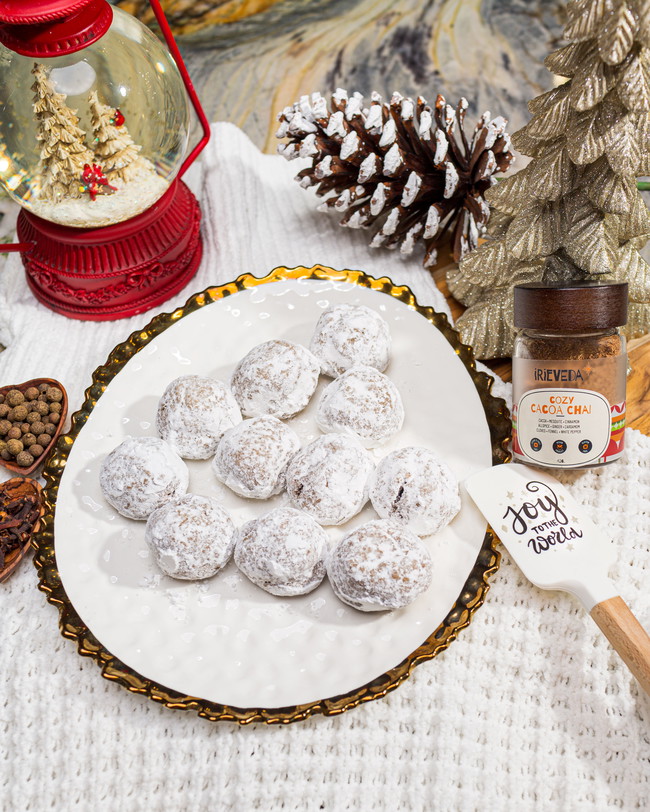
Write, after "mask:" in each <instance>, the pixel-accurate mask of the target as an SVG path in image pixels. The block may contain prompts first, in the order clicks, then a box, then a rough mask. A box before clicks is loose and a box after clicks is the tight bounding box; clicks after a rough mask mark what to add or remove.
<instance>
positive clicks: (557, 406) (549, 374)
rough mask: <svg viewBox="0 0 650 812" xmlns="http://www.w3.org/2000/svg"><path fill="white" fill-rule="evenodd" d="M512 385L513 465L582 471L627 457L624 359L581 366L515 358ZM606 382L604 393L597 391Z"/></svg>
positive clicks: (620, 357)
mask: <svg viewBox="0 0 650 812" xmlns="http://www.w3.org/2000/svg"><path fill="white" fill-rule="evenodd" d="M603 362H605V363H603ZM540 370H541V371H540ZM594 373H595V374H594ZM513 380H514V382H515V388H514V393H513V394H514V398H513V414H512V419H513V454H514V457H515V459H518V460H525V461H526V462H529V463H537V464H539V465H544V466H547V467H552V468H581V467H584V466H588V465H598V464H601V463H604V462H611V461H612V460H615V459H617V458H618V457H620V455H621V454H622V453H623V441H624V430H625V357H624V356H619V357H617V358H600V359H589V360H588V361H578V362H577V361H575V360H571V361H547V360H544V361H539V360H531V359H522V358H515V359H513ZM604 381H607V386H602V387H599V389H600V390H601V391H597V390H596V389H595V388H593V385H594V384H595V383H598V382H600V383H602V382H604ZM531 383H532V384H533V386H532V387H531V388H527V387H526V384H528V385H529V386H530V384H531ZM563 383H564V384H565V386H562V384H563ZM589 383H591V387H590V386H589ZM558 384H559V386H558ZM603 389H605V390H606V391H605V392H603V391H602V390H603ZM607 395H609V397H607ZM610 398H611V400H610Z"/></svg>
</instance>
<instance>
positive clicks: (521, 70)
mask: <svg viewBox="0 0 650 812" xmlns="http://www.w3.org/2000/svg"><path fill="white" fill-rule="evenodd" d="M118 5H120V6H121V7H122V8H124V9H126V10H127V11H129V12H131V13H133V14H136V15H137V16H139V17H140V18H141V19H143V20H144V21H145V22H147V23H148V24H150V23H151V24H152V25H153V26H154V27H155V20H154V18H153V14H152V13H151V10H150V6H149V3H148V0H121V1H120V2H118ZM163 6H164V8H165V11H166V13H167V15H168V18H169V20H170V22H171V23H172V25H173V27H174V31H175V32H176V34H177V36H178V38H179V44H180V46H181V50H182V52H183V56H184V58H185V60H186V62H187V65H188V68H189V70H190V73H191V75H192V77H193V79H194V81H195V84H196V87H197V89H198V91H199V94H200V96H201V99H202V102H203V104H204V106H205V109H206V112H207V113H208V116H209V118H210V119H211V120H214V121H216V120H226V121H232V122H234V123H235V124H237V125H238V126H240V127H241V128H242V129H243V130H244V131H245V132H247V133H248V135H249V136H250V137H251V138H252V139H253V141H255V142H256V143H257V144H258V145H259V146H260V147H262V148H263V149H266V150H267V151H274V150H275V138H274V136H273V133H274V131H275V129H276V122H275V114H276V113H277V112H278V111H279V110H281V109H282V108H283V107H284V106H286V105H287V104H290V103H292V102H293V101H295V100H296V99H298V97H299V96H300V95H301V94H304V93H309V92H311V91H314V90H318V91H320V92H321V93H327V92H328V91H330V90H334V89H335V88H336V87H338V86H340V87H345V88H347V89H348V90H350V91H352V90H359V91H360V92H361V93H363V94H369V93H370V91H371V90H377V91H378V92H379V93H381V94H382V95H384V96H387V95H390V93H391V92H392V91H393V90H399V91H400V92H401V93H403V94H405V95H407V94H408V95H414V94H418V93H420V94H422V95H424V96H425V97H426V98H428V99H430V100H433V99H435V96H436V94H437V93H439V92H441V93H443V94H444V95H446V96H447V97H448V98H449V99H450V100H451V101H455V100H456V99H457V98H458V97H459V96H461V95H464V96H466V97H467V99H468V100H469V102H470V111H469V116H470V117H472V118H473V117H475V116H477V115H479V114H480V113H482V112H483V111H484V110H490V111H491V112H492V113H493V114H495V115H496V114H497V113H499V114H503V115H505V116H506V117H507V118H509V119H510V131H511V132H513V131H514V130H515V129H517V128H518V127H520V126H522V125H523V124H524V123H525V122H526V121H527V120H528V113H527V109H526V101H527V100H528V99H529V98H532V97H533V96H536V95H537V94H538V93H540V92H541V91H543V90H545V89H547V88H549V87H550V86H551V85H552V77H551V76H550V75H549V73H548V72H547V71H546V70H545V68H544V67H543V65H542V60H543V59H544V57H545V56H546V54H547V53H548V52H549V51H551V50H552V49H553V48H554V47H556V46H557V43H558V41H559V36H560V32H561V28H562V23H563V21H564V4H563V3H562V2H556V0H429V2H426V0H419V1H418V0H163Z"/></svg>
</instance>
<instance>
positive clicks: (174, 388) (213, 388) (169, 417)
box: [156, 375, 242, 460]
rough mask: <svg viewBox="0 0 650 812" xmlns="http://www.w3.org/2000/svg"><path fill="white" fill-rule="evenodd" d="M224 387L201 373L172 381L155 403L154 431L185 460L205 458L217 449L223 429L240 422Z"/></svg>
mask: <svg viewBox="0 0 650 812" xmlns="http://www.w3.org/2000/svg"><path fill="white" fill-rule="evenodd" d="M241 419H242V417H241V414H240V412H239V407H238V406H237V402H236V401H235V398H234V397H233V396H232V392H231V391H230V390H229V389H228V387H227V386H226V385H225V384H223V383H221V381H215V380H213V379H212V378H204V377H202V376H201V375H182V376H181V377H180V378H176V380H174V381H172V382H171V383H170V384H169V386H168V387H167V389H165V391H164V393H163V396H162V397H161V398H160V402H159V403H158V412H157V414H156V429H157V430H158V434H160V436H161V437H162V438H163V440H166V441H167V442H168V443H169V445H170V446H171V447H172V448H173V449H174V450H175V451H177V452H178V453H179V454H180V455H181V457H184V458H185V459H187V460H205V459H207V458H208V457H211V456H212V455H213V454H214V452H215V451H216V450H217V445H218V444H219V440H220V439H221V436H222V435H223V433H224V431H227V430H228V429H230V428H232V427H233V426H235V425H237V423H241Z"/></svg>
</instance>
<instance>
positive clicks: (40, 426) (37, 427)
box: [32, 420, 45, 437]
mask: <svg viewBox="0 0 650 812" xmlns="http://www.w3.org/2000/svg"><path fill="white" fill-rule="evenodd" d="M44 431H45V423H43V422H42V421H41V420H35V421H34V422H33V423H32V434H35V435H36V436H37V437H38V435H39V434H43V432H44Z"/></svg>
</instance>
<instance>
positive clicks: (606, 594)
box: [464, 464, 650, 694]
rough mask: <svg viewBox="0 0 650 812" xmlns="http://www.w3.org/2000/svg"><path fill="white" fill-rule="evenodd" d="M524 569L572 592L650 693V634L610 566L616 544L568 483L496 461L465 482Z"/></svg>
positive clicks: (539, 582) (537, 580)
mask: <svg viewBox="0 0 650 812" xmlns="http://www.w3.org/2000/svg"><path fill="white" fill-rule="evenodd" d="M464 485H465V488H466V489H467V492H468V493H469V495H470V496H471V497H472V499H473V500H474V501H475V502H476V504H477V506H478V508H479V510H480V511H481V513H483V515H484V516H485V518H486V519H487V520H488V522H489V523H490V525H491V526H492V528H493V530H494V531H495V533H496V534H497V535H498V536H499V538H500V539H501V541H502V542H503V543H504V544H505V546H506V547H507V549H508V552H509V553H510V555H511V556H512V557H513V558H514V560H515V562H516V563H517V564H518V566H519V568H520V569H521V571H522V572H523V573H524V575H525V576H526V577H527V578H528V579H529V580H531V581H532V582H533V583H534V584H535V585H536V586H538V587H541V588H542V589H562V590H565V591H566V592H571V593H573V594H574V595H575V596H576V597H577V598H578V599H579V600H580V601H581V602H582V604H583V605H584V607H585V609H586V610H587V611H588V612H589V613H590V615H591V617H592V618H593V619H594V620H595V621H596V623H597V624H598V626H599V627H600V630H601V631H602V632H603V634H604V635H605V637H606V638H607V639H608V640H609V642H610V643H611V644H612V646H613V647H614V648H615V649H616V651H617V652H618V654H619V655H620V657H621V659H622V660H623V662H624V663H625V664H626V665H627V667H628V668H629V669H630V671H631V672H632V674H634V676H635V677H636V678H637V680H638V681H639V683H640V685H641V687H642V688H643V690H644V691H646V693H648V694H650V637H648V634H647V633H646V631H645V629H644V628H643V626H641V624H640V623H639V621H638V620H637V619H636V618H635V617H634V615H633V614H632V612H631V611H630V609H629V607H628V606H627V604H626V603H625V601H624V600H623V599H622V598H621V597H620V596H619V595H618V590H617V589H616V587H615V586H614V584H613V583H612V582H611V581H610V580H609V578H608V576H607V571H608V569H609V567H610V565H611V564H612V562H613V558H614V546H613V544H612V543H611V542H610V541H608V540H607V539H606V538H605V536H604V535H603V534H602V533H601V531H600V530H599V529H598V528H597V527H596V526H595V525H594V523H593V521H592V520H591V519H590V518H589V515H588V514H587V511H586V510H585V508H584V507H582V506H581V505H579V504H578V502H576V500H575V499H574V498H573V497H572V496H571V494H570V493H569V492H568V491H567V489H566V488H565V487H564V486H563V485H561V484H560V483H559V482H558V481H557V480H556V479H553V477H551V476H548V475H547V474H544V473H542V472H540V471H538V470H537V469H534V468H528V467H527V466H525V465H518V464H510V465H498V466H496V467H495V468H489V469H487V470H485V471H480V472H479V473H478V474H474V475H473V476H471V477H469V479H467V480H466V481H465V483H464Z"/></svg>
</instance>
